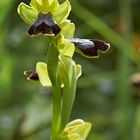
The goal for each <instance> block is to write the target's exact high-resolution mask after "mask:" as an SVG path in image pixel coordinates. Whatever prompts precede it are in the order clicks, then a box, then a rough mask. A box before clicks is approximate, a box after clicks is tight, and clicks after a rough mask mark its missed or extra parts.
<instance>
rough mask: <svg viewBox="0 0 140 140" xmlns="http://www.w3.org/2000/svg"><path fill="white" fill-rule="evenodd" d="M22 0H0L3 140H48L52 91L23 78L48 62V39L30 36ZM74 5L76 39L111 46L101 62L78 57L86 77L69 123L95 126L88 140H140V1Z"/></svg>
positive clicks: (90, 0) (80, 0)
mask: <svg viewBox="0 0 140 140" xmlns="http://www.w3.org/2000/svg"><path fill="white" fill-rule="evenodd" d="M61 1H62V0H61ZM20 2H21V0H0V62H1V63H0V140H22V139H23V140H38V139H40V140H49V136H50V121H51V108H52V106H51V96H52V95H51V89H48V88H42V87H41V85H40V84H39V83H36V82H30V81H27V80H26V77H25V76H24V75H23V72H24V70H27V69H30V68H33V67H35V64H36V62H38V61H45V58H46V52H47V46H48V40H47V38H46V37H36V38H31V37H29V36H28V35H27V33H26V31H27V29H28V28H29V27H28V25H26V24H25V23H24V22H23V21H22V20H21V19H20V17H19V16H18V14H17V11H16V9H17V6H18V4H19V3H20ZM23 2H25V3H29V2H30V1H29V0H23ZM71 3H72V12H71V15H70V17H69V19H71V20H72V22H74V23H75V25H76V33H75V37H79V38H98V39H102V40H106V41H107V42H109V43H110V44H111V48H110V50H109V51H108V52H107V53H105V54H101V55H100V58H98V59H86V58H84V57H82V56H81V55H79V54H75V56H74V60H75V61H76V62H77V63H79V64H81V65H82V69H83V74H82V77H81V78H80V79H79V81H78V87H77V96H76V100H75V104H74V108H73V111H72V115H71V120H73V119H76V118H81V119H84V120H85V121H90V122H92V124H93V127H92V130H91V132H90V135H89V137H88V140H140V74H139V72H140V17H139V11H140V1H139V0H116V1H114V0H77V1H76V0H71Z"/></svg>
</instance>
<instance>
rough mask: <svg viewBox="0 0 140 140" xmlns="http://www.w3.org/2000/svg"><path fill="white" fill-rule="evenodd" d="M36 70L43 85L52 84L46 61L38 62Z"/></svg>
mask: <svg viewBox="0 0 140 140" xmlns="http://www.w3.org/2000/svg"><path fill="white" fill-rule="evenodd" d="M36 72H37V74H38V77H39V81H40V83H41V84H42V86H51V85H52V84H51V81H50V78H49V75H48V70H47V64H46V63H44V62H38V63H37V64H36Z"/></svg>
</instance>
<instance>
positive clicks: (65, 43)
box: [57, 37, 75, 58]
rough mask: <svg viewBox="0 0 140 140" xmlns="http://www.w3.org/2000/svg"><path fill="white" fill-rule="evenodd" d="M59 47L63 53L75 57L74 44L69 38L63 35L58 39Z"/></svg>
mask: <svg viewBox="0 0 140 140" xmlns="http://www.w3.org/2000/svg"><path fill="white" fill-rule="evenodd" d="M57 48H58V50H59V52H60V53H61V54H63V55H65V56H68V57H71V58H72V57H73V54H74V52H75V46H74V44H73V43H72V42H70V41H69V40H67V39H64V38H63V37H62V39H60V40H59V41H58V44H57Z"/></svg>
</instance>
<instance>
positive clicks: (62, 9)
mask: <svg viewBox="0 0 140 140" xmlns="http://www.w3.org/2000/svg"><path fill="white" fill-rule="evenodd" d="M70 11H71V5H70V2H69V1H68V0H66V1H65V2H64V3H62V4H61V5H59V7H58V8H57V10H56V11H54V12H53V13H52V14H53V18H54V19H55V20H56V21H57V23H59V24H61V23H62V22H64V21H65V20H66V19H67V17H68V16H69V13H70Z"/></svg>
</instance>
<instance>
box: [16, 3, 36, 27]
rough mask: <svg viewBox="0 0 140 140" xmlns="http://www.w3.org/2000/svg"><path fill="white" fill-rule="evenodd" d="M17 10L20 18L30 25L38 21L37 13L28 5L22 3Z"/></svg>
mask: <svg viewBox="0 0 140 140" xmlns="http://www.w3.org/2000/svg"><path fill="white" fill-rule="evenodd" d="M17 10H18V14H19V15H20V17H21V18H22V19H23V20H24V21H25V22H26V23H27V24H30V25H31V24H32V23H33V22H34V21H35V20H36V18H37V15H38V13H37V11H36V10H35V9H34V8H32V7H30V6H28V5H26V4H25V3H23V2H21V3H20V5H19V6H18V9H17Z"/></svg>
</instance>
